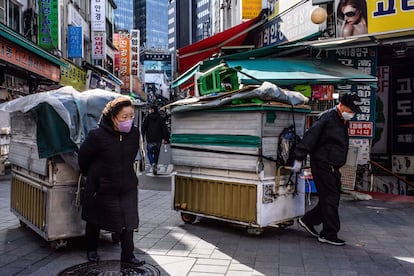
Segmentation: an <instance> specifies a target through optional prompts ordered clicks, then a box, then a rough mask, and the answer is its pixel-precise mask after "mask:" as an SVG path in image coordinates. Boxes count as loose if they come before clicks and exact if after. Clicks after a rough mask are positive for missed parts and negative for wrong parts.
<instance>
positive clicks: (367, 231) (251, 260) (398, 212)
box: [0, 179, 414, 276]
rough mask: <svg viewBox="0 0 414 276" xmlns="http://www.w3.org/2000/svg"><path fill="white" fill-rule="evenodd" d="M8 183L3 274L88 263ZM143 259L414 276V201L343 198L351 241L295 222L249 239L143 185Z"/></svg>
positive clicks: (184, 266)
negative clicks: (18, 200)
mask: <svg viewBox="0 0 414 276" xmlns="http://www.w3.org/2000/svg"><path fill="white" fill-rule="evenodd" d="M9 194H10V184H9V182H8V181H7V180H4V179H3V180H0V275H36V276H44V275H57V274H58V273H59V272H60V271H62V270H64V269H65V268H67V267H70V266H73V265H76V264H80V263H84V262H86V259H85V253H84V250H83V240H82V239H81V238H77V239H71V240H70V241H69V243H68V246H67V248H65V249H63V250H59V251H55V250H53V249H51V248H50V247H49V244H48V243H47V242H46V241H44V240H43V239H42V238H41V237H40V236H39V235H37V234H36V233H35V232H34V231H32V230H30V229H29V228H23V227H20V225H19V221H18V219H17V218H16V217H15V216H14V215H13V214H12V213H11V212H10V211H9V210H10V205H9V204H10V199H9ZM139 210H140V228H139V232H138V233H136V234H135V245H136V253H137V256H138V257H139V258H142V259H145V260H146V261H147V263H149V264H151V265H154V266H156V267H157V268H158V269H159V270H160V272H161V275H173V276H175V275H176V276H182V275H189V276H199V275H208V276H212V275H237V276H243V275H375V276H377V275H414V238H413V233H414V205H413V204H412V203H401V202H390V201H377V200H370V201H354V200H353V199H352V197H350V196H348V195H344V196H343V197H342V200H341V207H340V216H341V219H342V229H341V232H340V237H341V238H343V239H345V240H346V242H347V245H346V246H344V247H335V246H331V245H327V244H321V243H318V241H317V240H316V239H315V238H313V237H311V236H309V235H308V234H307V233H306V232H304V231H303V230H302V229H301V228H300V227H298V226H297V224H296V223H295V225H293V226H291V227H289V228H286V229H276V228H271V229H267V230H266V231H265V232H264V233H263V234H262V235H261V236H251V235H248V234H246V233H245V231H244V229H243V228H242V227H240V226H234V225H233V226H231V225H229V224H226V223H222V222H217V221H214V220H199V221H197V222H196V223H195V224H193V225H187V224H184V223H183V222H182V221H181V218H180V215H179V213H177V212H175V211H173V210H171V192H169V191H155V190H140V194H139ZM99 253H100V255H101V259H103V260H108V259H118V258H119V253H120V247H119V245H114V244H112V242H111V241H110V238H109V236H108V235H103V237H102V239H101V242H100V248H99Z"/></svg>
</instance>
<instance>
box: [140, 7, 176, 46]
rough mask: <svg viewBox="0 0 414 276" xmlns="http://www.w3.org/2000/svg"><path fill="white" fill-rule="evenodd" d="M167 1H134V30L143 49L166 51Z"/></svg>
mask: <svg viewBox="0 0 414 276" xmlns="http://www.w3.org/2000/svg"><path fill="white" fill-rule="evenodd" d="M168 2H169V1H168V0H135V2H134V4H135V5H134V29H139V30H140V35H141V45H142V46H143V48H144V49H148V50H150V49H155V50H165V51H167V50H168Z"/></svg>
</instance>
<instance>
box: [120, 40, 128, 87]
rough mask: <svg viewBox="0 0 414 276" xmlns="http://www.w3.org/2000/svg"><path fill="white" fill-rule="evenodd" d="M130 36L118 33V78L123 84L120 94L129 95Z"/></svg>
mask: <svg viewBox="0 0 414 276" xmlns="http://www.w3.org/2000/svg"><path fill="white" fill-rule="evenodd" d="M130 50H131V43H130V34H129V33H127V32H120V33H119V78H120V79H121V80H122V81H123V82H124V85H123V86H122V87H121V92H124V93H129V92H130V90H131V81H130V78H131V77H130V73H131V70H130Z"/></svg>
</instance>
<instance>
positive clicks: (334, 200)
mask: <svg viewBox="0 0 414 276" xmlns="http://www.w3.org/2000/svg"><path fill="white" fill-rule="evenodd" d="M311 169H312V176H313V181H314V182H315V186H316V190H317V194H318V204H317V205H316V206H315V207H314V208H313V209H312V210H310V211H308V212H307V213H306V214H305V215H304V216H303V217H302V221H303V222H304V223H305V224H307V225H319V224H321V223H322V225H323V227H322V231H321V232H320V234H319V235H320V236H321V237H324V238H337V234H338V232H339V229H340V221H339V214H338V208H339V199H340V196H341V173H340V172H339V168H335V167H333V166H330V165H328V164H324V163H321V162H317V161H311Z"/></svg>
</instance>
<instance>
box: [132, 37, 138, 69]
mask: <svg viewBox="0 0 414 276" xmlns="http://www.w3.org/2000/svg"><path fill="white" fill-rule="evenodd" d="M131 76H139V30H131Z"/></svg>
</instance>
